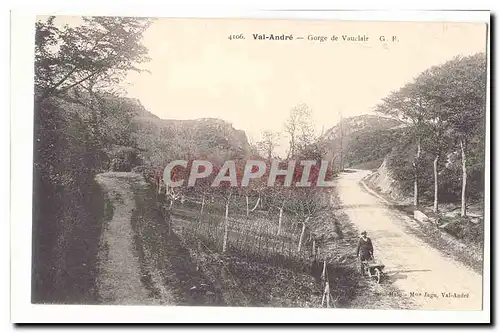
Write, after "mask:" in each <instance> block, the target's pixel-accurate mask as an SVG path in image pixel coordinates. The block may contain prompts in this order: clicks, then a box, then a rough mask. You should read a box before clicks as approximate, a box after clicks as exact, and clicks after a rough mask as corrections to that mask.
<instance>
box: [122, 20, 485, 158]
mask: <svg viewBox="0 0 500 333" xmlns="http://www.w3.org/2000/svg"><path fill="white" fill-rule="evenodd" d="M231 34H243V35H244V36H245V39H244V40H236V39H233V40H229V39H228V36H229V35H231ZM253 34H267V35H269V34H275V35H281V34H285V35H290V34H293V36H294V37H295V38H296V37H304V39H303V40H292V41H289V40H287V41H283V40H279V41H276V40H254V38H253ZM358 34H359V35H361V36H363V35H365V36H368V38H369V39H368V41H366V42H346V41H342V35H349V36H357V35H358ZM309 35H313V36H325V37H328V40H327V41H324V42H320V41H317V40H316V41H310V40H308V39H307V38H308V36H309ZM333 35H335V36H338V38H339V40H338V41H335V42H334V41H331V39H330V38H331V37H332V36H333ZM380 36H385V38H386V41H385V42H382V41H380V39H379V37H380ZM392 36H396V38H397V41H396V42H392V39H391V38H392ZM143 43H144V45H145V46H146V47H147V48H148V49H149V56H150V57H151V59H152V60H151V61H150V62H149V63H147V64H144V65H142V67H143V68H146V69H148V70H149V71H150V73H140V74H137V73H132V74H130V75H129V76H128V78H127V82H126V83H124V89H125V90H126V94H127V95H128V96H130V97H134V98H138V99H139V100H140V101H141V103H142V104H143V105H144V106H145V107H146V109H148V110H149V111H150V112H152V113H154V114H156V115H157V116H159V117H160V118H165V119H196V118H205V117H212V118H221V119H224V120H226V121H229V122H230V123H232V124H233V126H234V127H235V128H237V129H241V130H244V131H245V132H246V133H247V136H248V137H249V139H250V140H251V141H256V140H259V139H260V137H261V132H262V131H263V130H272V131H277V132H281V131H282V130H283V123H284V121H285V119H286V118H287V117H288V115H289V112H290V110H291V108H293V107H294V106H296V105H298V104H301V103H305V104H307V105H308V106H309V107H310V108H311V110H312V112H313V119H314V121H315V126H316V130H317V131H318V132H321V131H322V129H324V130H327V129H328V128H330V127H332V126H333V125H335V124H336V123H337V122H338V121H339V117H340V116H339V115H340V113H342V116H343V117H350V116H357V115H362V114H372V113H373V109H374V107H375V106H376V105H377V103H379V102H380V101H381V99H382V98H383V97H385V96H386V95H387V94H388V93H390V92H391V91H393V90H397V89H398V88H400V87H401V86H403V85H404V84H405V83H407V82H409V81H411V80H412V79H413V78H414V77H415V76H417V75H418V74H419V73H420V72H422V71H424V70H425V69H427V68H429V67H431V66H434V65H439V64H442V63H444V62H445V61H447V60H451V59H452V58H454V57H455V56H457V55H471V54H474V53H477V52H485V50H486V25H485V24H477V23H438V22H435V23H433V22H407V23H405V22H366V21H365V22H361V21H358V22H354V21H327V20H320V21H306V20H282V19H281V20H268V19H266V20H264V19H182V18H173V19H168V18H162V19H157V20H156V21H155V22H154V23H153V24H152V25H151V27H150V28H149V29H148V30H147V31H146V32H145V33H144V38H143ZM285 149H286V138H283V139H282V145H281V147H280V148H279V150H281V151H284V150H285Z"/></svg>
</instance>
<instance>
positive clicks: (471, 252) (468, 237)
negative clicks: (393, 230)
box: [365, 181, 484, 274]
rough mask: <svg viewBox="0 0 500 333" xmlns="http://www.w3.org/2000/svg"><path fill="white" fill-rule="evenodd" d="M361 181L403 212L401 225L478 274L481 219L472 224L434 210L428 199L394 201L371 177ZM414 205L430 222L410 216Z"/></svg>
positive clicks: (481, 252)
mask: <svg viewBox="0 0 500 333" xmlns="http://www.w3.org/2000/svg"><path fill="white" fill-rule="evenodd" d="M365 184H366V185H367V186H368V187H369V188H370V189H372V190H373V191H375V192H377V193H378V194H379V195H380V196H382V197H384V198H385V199H386V200H387V201H389V202H390V203H391V205H390V206H391V207H392V208H395V209H397V210H398V211H399V212H400V213H401V214H403V215H404V218H405V221H406V222H405V223H404V224H403V226H404V228H405V229H406V230H407V231H408V232H409V233H411V234H413V235H415V236H417V237H418V238H419V239H421V240H423V241H424V242H426V243H427V244H429V245H431V246H432V247H434V248H435V249H437V250H438V251H440V252H441V253H442V254H444V255H445V256H447V257H450V258H453V259H455V260H457V261H459V262H461V263H462V264H464V265H465V266H467V267H469V268H471V269H472V270H474V271H475V272H477V273H479V274H482V270H483V237H484V232H483V221H481V222H479V223H477V224H474V223H471V222H470V221H469V220H468V219H463V218H460V217H447V216H444V215H443V214H436V213H434V212H433V211H432V209H430V208H429V204H428V203H425V202H423V203H421V205H420V206H419V207H417V208H415V206H413V205H409V204H398V203H396V202H394V200H393V199H390V198H387V196H385V195H384V194H383V193H380V190H379V189H378V188H376V187H375V186H374V185H373V183H372V182H371V181H366V182H365ZM415 209H418V210H420V211H422V212H423V213H424V214H426V215H427V216H429V218H430V220H431V221H437V223H433V222H430V221H429V222H420V221H418V220H416V219H414V218H413V214H414V211H415Z"/></svg>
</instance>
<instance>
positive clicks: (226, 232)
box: [222, 200, 229, 253]
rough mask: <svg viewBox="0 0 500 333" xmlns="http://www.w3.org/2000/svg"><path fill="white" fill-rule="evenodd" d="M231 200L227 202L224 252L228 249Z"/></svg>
mask: <svg viewBox="0 0 500 333" xmlns="http://www.w3.org/2000/svg"><path fill="white" fill-rule="evenodd" d="M228 217H229V200H228V201H227V202H226V214H225V217H224V239H223V242H222V253H225V252H226V249H227V238H228V234H229V219H228Z"/></svg>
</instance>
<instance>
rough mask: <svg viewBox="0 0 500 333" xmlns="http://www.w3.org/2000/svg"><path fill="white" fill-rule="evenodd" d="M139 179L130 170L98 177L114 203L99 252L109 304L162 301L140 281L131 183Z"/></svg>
mask: <svg viewBox="0 0 500 333" xmlns="http://www.w3.org/2000/svg"><path fill="white" fill-rule="evenodd" d="M140 179H141V176H140V175H138V174H133V173H127V172H109V173H104V174H99V175H97V177H96V180H97V182H98V183H99V184H100V186H101V187H102V189H103V191H104V192H105V194H106V196H107V198H108V202H110V203H111V204H112V205H113V216H112V218H111V220H110V221H109V222H107V224H106V225H105V226H104V230H103V234H102V236H101V245H100V255H99V261H100V264H99V278H98V292H99V296H100V298H101V299H102V301H103V302H104V303H107V304H127V305H132V304H135V305H137V304H141V305H145V304H159V301H157V300H155V299H154V298H152V297H150V296H149V293H148V290H147V289H146V288H145V286H144V285H143V283H142V281H141V269H140V265H139V258H138V257H137V255H136V252H135V250H134V234H133V230H132V225H131V217H132V211H133V209H134V208H135V200H134V196H133V192H132V189H131V186H130V182H132V181H140Z"/></svg>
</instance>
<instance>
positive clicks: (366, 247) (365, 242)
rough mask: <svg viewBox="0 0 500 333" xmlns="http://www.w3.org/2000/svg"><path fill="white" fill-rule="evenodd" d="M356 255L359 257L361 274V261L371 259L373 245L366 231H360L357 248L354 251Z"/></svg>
mask: <svg viewBox="0 0 500 333" xmlns="http://www.w3.org/2000/svg"><path fill="white" fill-rule="evenodd" d="M356 256H358V257H359V259H360V261H361V267H360V270H361V274H363V263H362V262H363V261H366V260H371V259H373V245H372V240H371V239H370V238H369V237H367V236H366V231H363V232H362V233H361V238H360V239H359V243H358V249H357V251H356Z"/></svg>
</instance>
